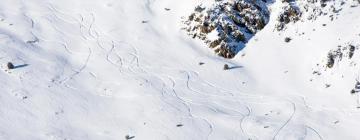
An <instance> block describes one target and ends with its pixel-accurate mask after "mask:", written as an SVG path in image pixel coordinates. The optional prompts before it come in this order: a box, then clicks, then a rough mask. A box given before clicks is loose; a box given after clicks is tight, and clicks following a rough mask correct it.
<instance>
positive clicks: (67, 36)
mask: <svg viewBox="0 0 360 140" xmlns="http://www.w3.org/2000/svg"><path fill="white" fill-rule="evenodd" d="M212 2H213V1H210V0H202V1H200V0H0V19H1V21H0V63H1V72H0V79H1V80H0V139H1V140H125V139H133V140H248V139H251V140H339V139H344V140H357V139H360V135H359V134H358V130H359V127H360V109H358V107H359V102H358V100H359V96H358V95H351V94H350V90H351V89H352V88H354V84H355V82H356V78H357V77H358V75H359V66H356V67H351V68H350V67H349V66H348V65H347V63H344V64H339V66H338V67H336V68H334V69H331V70H327V71H326V73H325V74H323V75H321V76H314V75H313V74H312V72H313V69H314V68H315V67H316V64H318V63H323V61H324V60H325V61H326V57H327V53H328V52H329V50H331V49H336V47H337V46H338V45H342V44H345V43H348V42H352V43H354V44H355V45H359V43H360V36H359V34H360V24H359V23H360V8H359V7H353V8H350V4H349V3H346V4H345V6H344V8H343V10H342V11H341V13H340V14H339V15H338V19H336V20H334V21H333V22H330V20H329V19H328V18H319V19H318V20H316V21H306V20H305V21H304V22H297V23H294V24H293V23H291V24H292V25H288V26H287V27H288V29H287V30H285V31H283V32H277V31H275V30H274V29H275V27H274V26H275V19H276V11H278V10H279V9H280V6H279V5H281V4H280V2H281V1H276V2H275V3H274V4H273V5H272V7H271V8H272V9H271V11H272V13H271V14H272V16H271V19H270V22H269V24H268V25H267V26H266V27H265V28H264V29H263V30H262V31H260V32H259V33H257V34H256V35H255V36H254V37H253V39H252V40H251V41H250V42H249V43H248V44H247V47H246V48H245V49H244V50H242V52H240V53H239V55H237V56H236V57H235V58H234V59H231V60H227V59H223V58H220V57H218V56H216V55H215V54H214V53H213V52H212V50H210V49H208V48H207V47H205V46H206V45H204V44H202V43H201V41H199V40H194V39H192V38H191V37H189V36H187V35H186V33H185V32H184V31H183V30H181V27H182V26H183V25H182V22H181V21H182V19H183V18H182V17H187V16H188V15H190V13H191V12H192V11H193V9H194V8H195V6H196V5H198V4H204V5H210V4H211V3H212ZM165 8H169V9H170V10H165ZM143 21H145V22H146V23H142V22H143ZM322 24H327V26H322ZM313 29H315V30H313ZM302 32H304V35H300V36H299V34H301V33H302ZM285 37H291V38H292V40H291V42H289V43H285V42H284V38H285ZM356 43H357V44H356ZM359 55H360V53H357V54H355V55H354V59H360V56H359ZM7 62H13V63H14V64H15V66H19V67H18V68H16V69H13V70H7V67H6V63H7ZM199 62H203V63H204V65H199ZM224 64H229V65H230V66H231V67H235V68H233V69H231V70H226V71H224V70H223V66H224ZM310 79H313V80H312V81H310ZM325 84H331V86H330V87H328V88H325ZM126 136H128V137H127V138H126ZM133 136H134V137H133Z"/></svg>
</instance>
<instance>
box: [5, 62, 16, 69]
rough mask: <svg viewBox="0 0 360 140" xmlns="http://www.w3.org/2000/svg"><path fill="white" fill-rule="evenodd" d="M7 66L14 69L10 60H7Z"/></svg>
mask: <svg viewBox="0 0 360 140" xmlns="http://www.w3.org/2000/svg"><path fill="white" fill-rule="evenodd" d="M7 68H8V69H14V68H15V66H14V64H12V63H11V62H8V63H7Z"/></svg>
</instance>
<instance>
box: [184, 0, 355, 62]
mask: <svg viewBox="0 0 360 140" xmlns="http://www.w3.org/2000/svg"><path fill="white" fill-rule="evenodd" d="M274 2H277V1H275V0H215V4H214V5H213V6H211V7H202V6H197V7H196V8H195V10H194V12H193V13H192V14H191V15H190V16H189V17H188V18H186V19H185V21H184V24H185V25H186V27H185V28H184V29H185V30H186V31H187V33H188V34H189V35H190V36H191V37H193V38H197V39H200V40H203V41H204V42H205V43H206V44H207V46H208V47H209V48H212V49H213V50H214V51H215V53H216V54H218V55H219V56H222V57H224V58H233V57H235V55H236V54H237V53H238V52H239V51H241V50H242V49H243V48H244V47H245V45H246V43H247V42H248V41H249V40H250V39H251V38H252V37H253V36H254V35H255V34H256V33H257V32H259V31H260V30H262V29H263V28H264V27H265V25H266V24H267V23H268V22H269V18H270V12H269V11H270V10H269V9H268V6H269V5H270V4H271V3H274ZM279 2H280V3H282V6H283V7H282V10H281V11H280V12H279V13H272V16H277V21H276V22H277V23H276V24H275V29H276V31H283V30H286V28H287V26H288V24H292V23H296V22H298V21H304V20H316V19H317V18H318V17H320V16H326V17H328V18H329V19H330V20H335V19H337V15H338V14H339V12H340V11H341V10H342V5H344V3H345V2H351V3H353V5H354V7H356V6H358V5H359V3H360V2H359V0H281V1H279ZM350 57H351V56H350Z"/></svg>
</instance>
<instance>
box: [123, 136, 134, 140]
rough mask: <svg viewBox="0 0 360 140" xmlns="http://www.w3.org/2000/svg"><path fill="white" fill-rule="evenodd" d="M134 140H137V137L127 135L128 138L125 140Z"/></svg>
mask: <svg viewBox="0 0 360 140" xmlns="http://www.w3.org/2000/svg"><path fill="white" fill-rule="evenodd" d="M133 138H135V136H129V135H126V136H125V139H126V140H131V139H133Z"/></svg>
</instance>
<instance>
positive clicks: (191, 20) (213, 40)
mask: <svg viewBox="0 0 360 140" xmlns="http://www.w3.org/2000/svg"><path fill="white" fill-rule="evenodd" d="M268 20H269V11H268V9H267V6H266V2H264V1H262V0H232V1H230V0H229V1H227V0H224V1H217V2H216V3H215V4H214V5H213V7H210V8H205V7H201V6H198V7H196V8H195V10H194V12H193V13H192V14H191V15H190V16H189V17H188V18H187V19H186V20H185V21H184V23H185V25H186V28H185V30H186V31H187V32H188V34H189V35H190V36H192V37H193V38H198V39H201V40H203V41H204V42H205V43H206V44H207V45H208V47H209V48H212V49H214V51H215V53H216V54H218V55H219V56H222V57H224V58H233V57H234V56H235V55H236V54H237V53H238V52H239V51H240V50H241V49H243V48H244V47H245V44H246V43H247V41H248V40H250V38H251V37H252V36H254V34H256V33H257V32H258V31H260V30H261V29H263V28H264V27H265V25H266V24H267V23H268Z"/></svg>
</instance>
